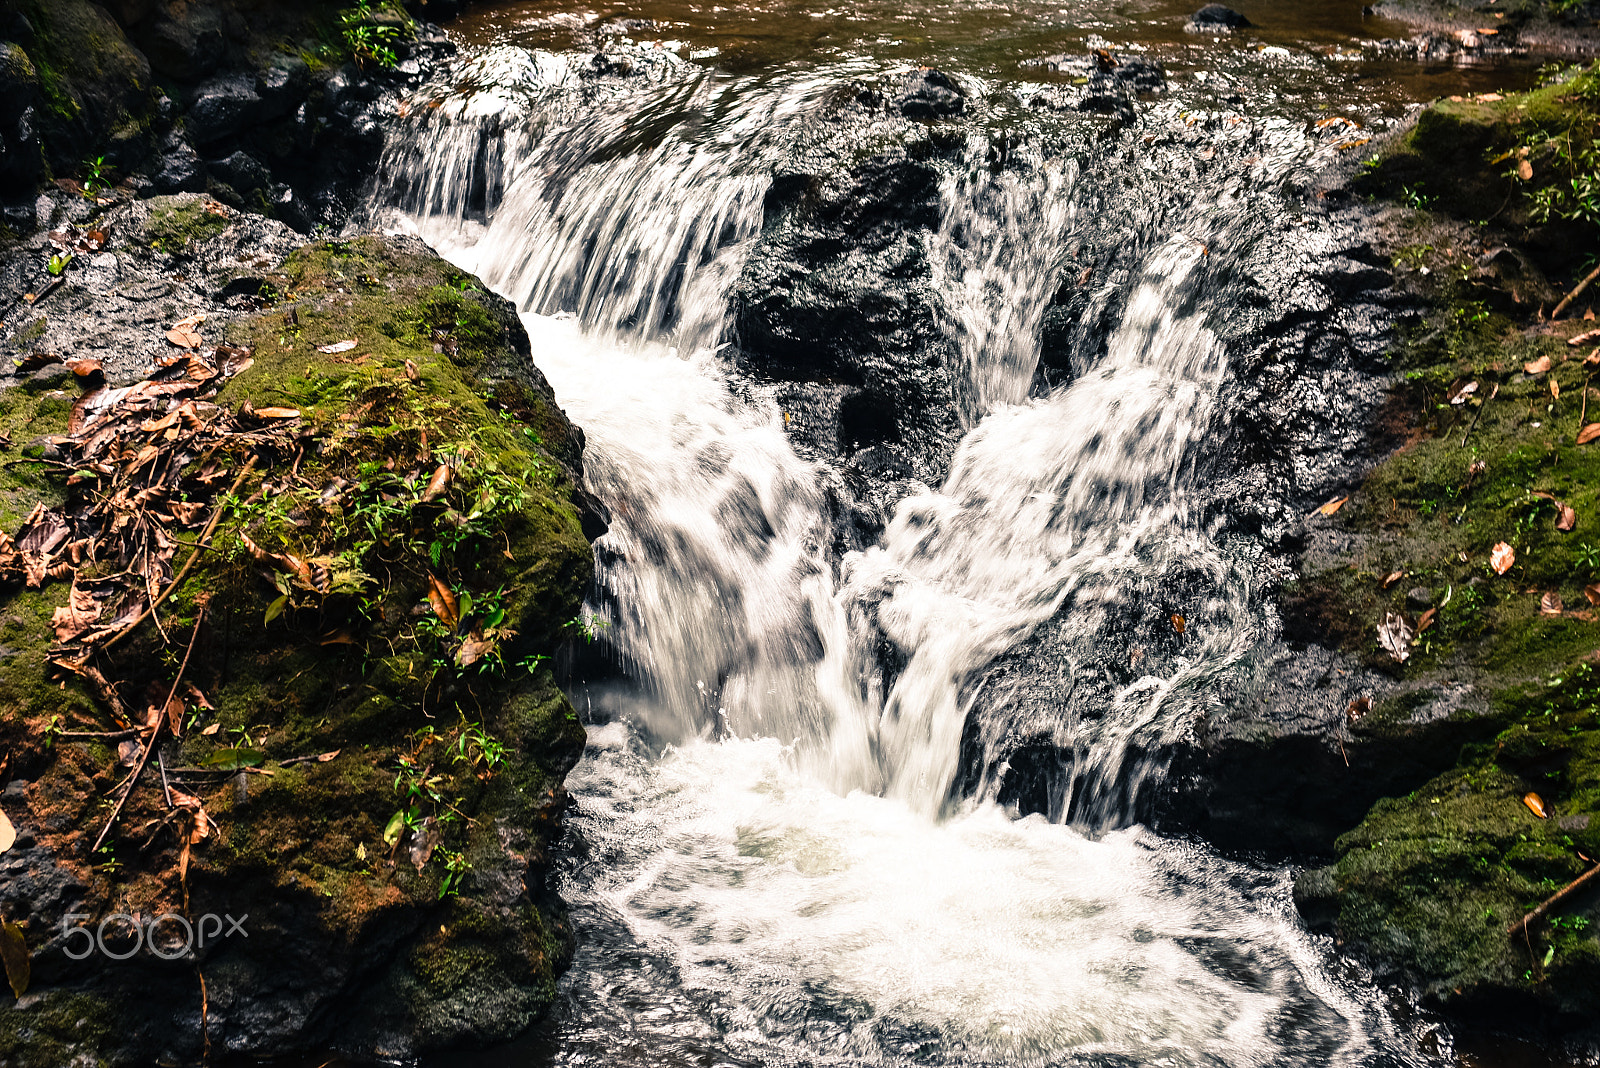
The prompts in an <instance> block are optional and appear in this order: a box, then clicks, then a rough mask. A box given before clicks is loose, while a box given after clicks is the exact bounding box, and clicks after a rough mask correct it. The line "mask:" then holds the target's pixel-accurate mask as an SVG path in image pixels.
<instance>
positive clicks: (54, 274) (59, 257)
mask: <svg viewBox="0 0 1600 1068" xmlns="http://www.w3.org/2000/svg"><path fill="white" fill-rule="evenodd" d="M71 263H72V253H70V252H57V253H56V254H55V255H54V256H51V257H50V262H49V263H47V264H45V270H47V271H49V272H50V277H51V278H60V277H61V276H62V275H63V274H65V273H66V271H67V267H68V266H69V265H71Z"/></svg>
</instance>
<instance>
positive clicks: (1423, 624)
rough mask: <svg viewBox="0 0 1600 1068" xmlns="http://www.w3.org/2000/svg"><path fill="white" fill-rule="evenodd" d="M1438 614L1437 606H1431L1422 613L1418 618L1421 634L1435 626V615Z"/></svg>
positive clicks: (1418, 628)
mask: <svg viewBox="0 0 1600 1068" xmlns="http://www.w3.org/2000/svg"><path fill="white" fill-rule="evenodd" d="M1438 614H1439V609H1438V608H1437V607H1434V608H1430V609H1428V610H1427V611H1426V612H1424V613H1422V615H1421V616H1419V617H1418V618H1417V633H1418V634H1421V633H1422V632H1423V631H1425V630H1427V629H1428V628H1429V627H1431V626H1433V617H1434V616H1436V615H1438Z"/></svg>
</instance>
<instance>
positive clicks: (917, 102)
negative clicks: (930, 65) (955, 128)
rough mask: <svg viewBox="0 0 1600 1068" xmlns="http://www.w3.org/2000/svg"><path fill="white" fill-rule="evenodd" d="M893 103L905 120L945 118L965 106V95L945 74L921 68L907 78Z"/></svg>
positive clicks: (950, 116)
mask: <svg viewBox="0 0 1600 1068" xmlns="http://www.w3.org/2000/svg"><path fill="white" fill-rule="evenodd" d="M894 106H895V108H896V109H897V110H898V111H899V112H900V114H902V115H904V116H905V117H906V118H908V119H924V120H932V119H949V118H954V117H955V116H957V115H960V114H961V113H962V112H963V111H965V110H966V108H967V100H966V94H965V93H963V92H962V91H961V87H960V86H959V85H957V84H956V83H955V82H954V81H953V80H952V79H951V78H950V76H949V75H947V74H944V73H942V72H940V71H936V70H921V71H917V72H916V73H915V74H912V75H910V76H908V77H907V79H906V83H905V87H904V89H903V90H902V91H901V92H900V93H899V95H897V96H896V97H895V98H894Z"/></svg>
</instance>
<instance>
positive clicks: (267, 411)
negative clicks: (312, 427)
mask: <svg viewBox="0 0 1600 1068" xmlns="http://www.w3.org/2000/svg"><path fill="white" fill-rule="evenodd" d="M255 415H256V418H258V419H298V418H300V409H299V408H257V409H256V410H255Z"/></svg>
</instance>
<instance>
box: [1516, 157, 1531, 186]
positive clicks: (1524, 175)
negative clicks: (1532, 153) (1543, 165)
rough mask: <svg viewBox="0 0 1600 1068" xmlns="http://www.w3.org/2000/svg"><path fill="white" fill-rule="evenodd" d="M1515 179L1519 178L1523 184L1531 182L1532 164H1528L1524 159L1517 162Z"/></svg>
mask: <svg viewBox="0 0 1600 1068" xmlns="http://www.w3.org/2000/svg"><path fill="white" fill-rule="evenodd" d="M1517 177H1518V178H1521V179H1522V180H1523V181H1524V182H1531V181H1533V164H1532V163H1530V162H1529V161H1528V160H1525V159H1523V160H1518V161H1517Z"/></svg>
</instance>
